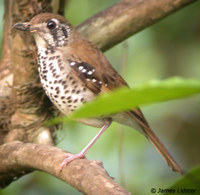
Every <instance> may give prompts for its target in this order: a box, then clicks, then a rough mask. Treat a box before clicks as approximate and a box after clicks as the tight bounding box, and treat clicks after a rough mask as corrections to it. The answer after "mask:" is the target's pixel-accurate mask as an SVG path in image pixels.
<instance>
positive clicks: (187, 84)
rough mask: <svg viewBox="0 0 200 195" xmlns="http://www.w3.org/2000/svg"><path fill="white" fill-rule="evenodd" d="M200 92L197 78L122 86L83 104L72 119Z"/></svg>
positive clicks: (95, 115)
mask: <svg viewBox="0 0 200 195" xmlns="http://www.w3.org/2000/svg"><path fill="white" fill-rule="evenodd" d="M199 93H200V81H199V80H195V79H182V78H177V77H175V78H170V79H167V80H164V81H150V82H148V83H146V84H142V85H140V86H136V87H135V88H134V89H129V88H120V89H117V90H114V91H113V92H111V93H108V94H103V95H101V96H99V97H98V98H96V99H95V100H94V101H92V102H89V103H87V104H85V105H83V106H82V107H81V108H80V109H79V110H77V111H76V112H74V113H73V115H71V116H70V118H72V119H76V118H86V117H97V116H101V115H108V114H113V113H116V112H120V111H125V110H129V109H132V108H136V107H139V106H141V105H146V104H151V103H156V102H161V101H166V100H174V99H177V98H183V97H187V96H191V95H194V94H199Z"/></svg>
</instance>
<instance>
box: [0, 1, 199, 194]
mask: <svg viewBox="0 0 200 195" xmlns="http://www.w3.org/2000/svg"><path fill="white" fill-rule="evenodd" d="M116 2H118V1H117V0H109V1H107V0H101V1H99V0H82V1H80V0H73V1H72V0H71V1H69V3H68V5H67V7H66V9H65V16H66V17H67V18H68V20H70V21H71V23H72V24H73V25H77V24H79V23H81V22H83V21H84V20H86V19H87V18H89V17H91V16H92V15H94V14H95V13H97V12H99V11H101V10H103V9H105V8H107V7H109V6H111V5H113V4H114V3H116ZM199 10H200V2H199V1H197V2H196V3H193V4H191V5H189V6H187V7H185V8H183V9H181V10H179V11H178V12H176V13H174V14H172V15H170V16H168V17H167V18H165V19H163V20H162V21H160V22H158V23H156V24H155V25H153V26H151V27H149V28H147V29H145V30H143V31H142V32H139V33H138V34H136V35H134V36H132V37H131V38H129V39H127V40H126V41H125V42H124V43H121V44H119V45H117V46H116V47H114V48H112V49H110V50H109V51H107V52H106V53H105V55H106V56H107V58H108V59H109V61H110V62H111V64H112V65H113V66H114V67H115V68H116V69H117V70H118V72H120V74H122V76H123V77H124V78H125V80H126V81H127V82H128V83H129V85H130V86H131V87H134V85H137V84H140V83H143V82H145V81H148V80H151V79H165V78H168V77H172V76H181V77H184V78H199V75H200V22H199V18H200V11H199ZM2 18H3V0H0V21H3V19H2ZM2 27H3V24H2V23H1V25H0V37H1V39H0V40H1V41H2V30H3V29H2ZM0 45H1V44H0ZM199 103H200V99H199V97H197V96H196V97H192V98H188V99H180V100H176V101H169V102H165V103H159V104H154V105H151V106H147V107H144V108H142V110H143V112H144V114H145V116H146V118H147V119H148V121H149V123H150V125H151V127H152V128H153V129H154V131H155V132H156V134H157V135H158V137H159V138H160V139H161V140H162V141H163V143H164V144H165V145H166V146H167V148H168V149H169V150H170V152H171V153H172V154H173V156H174V157H175V159H176V161H177V162H178V163H179V164H180V165H181V166H182V167H183V169H184V170H186V171H187V170H190V169H191V168H193V167H195V166H197V165H198V164H199V163H200V141H199V140H200V139H199V138H200V131H199V129H200V123H199V118H200V104H199ZM97 132H98V129H95V128H92V127H88V126H85V125H82V124H77V123H75V124H71V123H66V125H65V128H64V131H63V130H59V131H58V145H57V146H58V147H60V148H63V149H66V150H69V151H71V152H74V153H77V152H79V151H80V150H81V149H82V148H83V147H84V146H85V145H86V144H87V143H88V142H89V141H90V140H91V139H92V138H93V136H94V135H95V134H96V133H97ZM121 150H122V151H121ZM87 158H88V159H91V160H92V159H98V160H101V161H102V162H103V165H104V167H105V169H106V170H107V171H108V173H109V174H110V176H112V177H114V178H115V180H116V181H117V182H119V183H121V184H122V185H123V186H124V187H125V188H126V189H128V191H130V192H131V193H132V194H139V195H143V194H144V195H146V194H151V192H150V190H151V188H152V187H155V188H159V187H160V188H167V187H169V186H171V185H172V184H173V183H174V182H175V181H177V180H178V179H179V178H180V177H181V176H180V175H178V174H177V173H174V172H172V171H171V170H170V168H169V167H168V166H167V165H166V163H165V162H164V161H163V159H162V158H161V157H160V155H159V154H158V153H157V151H155V149H154V148H153V147H152V145H151V144H150V143H149V142H148V141H147V140H146V139H145V137H144V136H143V135H141V134H140V133H138V132H137V131H134V130H132V129H131V128H129V127H125V126H121V125H118V124H116V123H113V124H112V126H111V127H110V128H109V130H107V132H106V133H105V134H104V135H103V136H102V137H101V139H100V140H98V142H97V143H96V144H95V145H94V146H93V147H92V148H91V149H90V151H89V152H88V154H87ZM10 194H15V195H23V194H24V195H25V194H26V195H32V194H41V195H43V194H44V195H46V194H48V195H51V194H52V195H53V194H57V195H59V194H70V195H76V194H81V193H80V192H78V191H77V190H76V189H74V188H72V187H70V186H68V185H66V184H65V183H64V182H62V181H60V180H58V179H56V178H54V177H52V176H50V175H48V174H45V173H41V172H34V173H31V174H29V175H27V176H24V177H23V178H21V179H19V180H18V181H15V182H13V183H12V184H11V185H10V186H9V187H7V188H6V189H5V190H2V191H1V192H0V195H10Z"/></svg>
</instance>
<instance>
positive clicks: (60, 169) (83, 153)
mask: <svg viewBox="0 0 200 195" xmlns="http://www.w3.org/2000/svg"><path fill="white" fill-rule="evenodd" d="M110 124H111V121H109V122H107V123H106V124H105V125H104V126H103V127H102V128H101V130H100V131H99V132H98V133H97V135H96V136H95V137H94V138H93V139H92V140H91V142H90V143H89V144H88V145H87V146H86V147H85V148H84V149H83V150H82V151H81V152H80V153H78V154H71V155H69V156H68V157H67V158H65V159H64V160H63V162H62V164H61V166H60V168H59V172H60V171H62V169H63V167H64V166H65V165H67V164H69V163H70V162H71V161H73V160H75V159H79V158H84V157H85V155H86V153H87V151H88V150H89V149H90V148H91V147H92V145H93V144H94V143H95V142H96V141H97V139H98V138H99V137H100V136H101V135H102V134H103V132H104V131H105V130H106V129H107V128H108V127H109V126H110Z"/></svg>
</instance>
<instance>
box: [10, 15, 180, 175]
mask: <svg viewBox="0 0 200 195" xmlns="http://www.w3.org/2000/svg"><path fill="white" fill-rule="evenodd" d="M13 28H15V29H18V30H21V31H27V32H30V33H32V35H33V37H34V39H35V43H36V46H37V61H38V72H39V77H40V81H41V83H42V86H43V89H44V91H45V93H46V95H47V96H48V97H49V99H50V100H51V101H52V103H53V104H54V105H55V106H56V107H57V108H58V109H59V110H60V111H61V112H62V113H63V114H64V115H66V116H68V115H70V114H72V113H73V112H74V111H76V110H77V109H78V108H80V107H81V106H82V105H83V104H85V103H87V102H91V101H93V100H94V99H95V98H96V97H97V96H99V95H101V94H105V93H109V92H111V91H113V90H115V89H117V88H120V87H127V88H129V86H128V84H127V83H126V81H125V80H124V79H123V78H122V77H121V76H120V74H119V73H118V72H117V71H116V70H115V69H114V68H113V67H112V65H111V64H110V62H109V61H108V60H107V58H106V57H105V56H104V55H103V53H102V52H101V51H100V50H99V49H98V48H97V47H96V46H95V45H94V44H93V43H91V42H90V41H89V40H87V39H86V38H85V37H84V36H83V35H82V34H81V33H79V32H78V30H77V29H76V27H74V26H72V24H71V23H70V22H69V21H68V20H67V19H65V18H64V17H63V16H61V15H58V14H53V13H40V14H38V15H36V16H34V17H33V18H32V19H31V20H30V21H29V22H21V23H16V24H15V25H14V26H13ZM124 101H125V100H124ZM112 121H115V122H118V123H121V124H123V125H127V126H130V127H133V128H136V129H137V130H139V131H140V132H141V133H142V134H143V135H144V136H145V137H146V138H147V139H148V140H149V141H150V143H152V145H153V146H154V147H155V148H156V150H157V151H158V152H159V153H160V154H161V156H162V157H163V159H164V160H165V161H166V163H167V164H168V165H169V167H171V169H172V170H173V171H175V172H178V173H180V174H182V173H183V172H182V169H181V167H180V166H179V165H178V164H177V163H176V161H175V160H174V158H173V157H172V156H171V154H170V153H169V152H168V150H167V149H166V147H165V146H164V145H163V144H162V142H161V141H160V140H159V139H158V137H157V136H156V135H155V133H154V132H153V131H152V129H151V127H150V126H149V124H148V122H147V120H146V119H145V117H144V115H143V113H142V112H141V110H140V109H139V108H137V109H132V110H131V109H130V110H127V111H124V112H119V113H115V114H112V115H109V116H102V117H94V118H85V119H78V122H81V123H83V124H86V125H89V126H93V127H97V128H100V131H99V132H98V133H97V135H96V136H95V137H94V138H93V139H92V140H91V142H90V143H89V144H88V145H87V146H86V147H85V148H84V149H83V150H82V151H81V152H80V153H78V154H71V155H68V156H66V157H65V158H64V160H63V162H62V164H61V167H60V170H62V169H63V167H64V166H66V165H67V164H69V163H70V162H71V161H73V160H75V159H79V158H84V157H85V155H86V153H87V151H88V150H89V149H90V147H91V146H92V145H93V144H94V143H95V142H96V141H97V140H98V138H99V137H100V136H101V135H102V134H103V132H105V131H106V129H108V127H109V126H110V124H111V123H112Z"/></svg>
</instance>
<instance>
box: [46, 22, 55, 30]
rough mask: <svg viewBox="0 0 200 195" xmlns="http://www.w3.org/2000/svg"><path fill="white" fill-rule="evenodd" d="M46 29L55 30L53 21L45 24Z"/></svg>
mask: <svg viewBox="0 0 200 195" xmlns="http://www.w3.org/2000/svg"><path fill="white" fill-rule="evenodd" d="M47 28H48V29H49V30H53V29H55V28H56V22H55V21H53V20H49V21H48V22H47Z"/></svg>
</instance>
